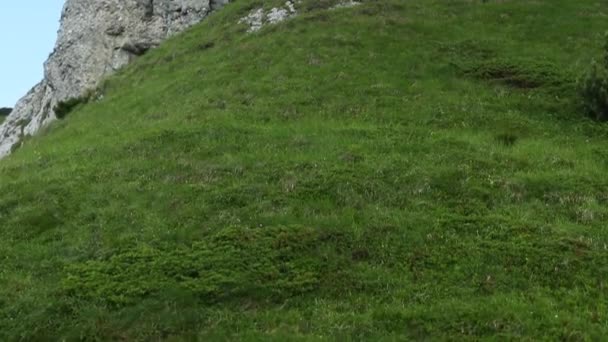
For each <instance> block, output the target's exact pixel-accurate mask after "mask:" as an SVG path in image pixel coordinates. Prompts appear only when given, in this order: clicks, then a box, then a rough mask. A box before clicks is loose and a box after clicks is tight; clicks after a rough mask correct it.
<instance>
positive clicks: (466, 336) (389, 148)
mask: <svg viewBox="0 0 608 342" xmlns="http://www.w3.org/2000/svg"><path fill="white" fill-rule="evenodd" d="M255 3H261V2H260V1H257V2H256V1H245V0H240V1H237V2H235V3H234V4H231V5H229V6H228V7H226V8H225V9H224V10H222V11H221V12H218V13H216V14H214V15H213V16H211V17H210V18H209V20H207V21H205V22H204V23H202V24H201V25H199V26H197V27H195V28H194V29H192V30H190V31H189V32H187V33H185V34H183V35H181V36H178V37H175V38H174V39H171V40H170V41H168V42H167V43H166V44H164V45H163V46H161V47H160V48H158V49H156V50H154V51H152V52H150V53H149V54H147V55H145V56H144V57H142V58H140V59H139V60H137V61H136V62H135V63H134V64H133V65H131V66H129V67H128V68H126V69H125V70H123V71H121V72H120V73H119V74H117V75H115V76H114V77H112V78H110V79H108V80H107V81H106V82H104V83H103V86H102V87H101V88H102V89H101V90H102V91H103V92H104V98H103V100H101V101H98V102H94V103H89V104H87V105H85V106H79V107H77V108H76V110H75V111H73V112H72V113H70V114H69V115H68V116H67V117H66V118H65V119H64V120H61V121H58V122H56V123H54V124H53V125H52V126H51V127H49V128H48V129H47V130H45V132H43V133H42V134H41V135H40V136H38V137H35V138H32V139H31V140H28V141H27V143H26V144H25V145H24V146H23V147H22V148H20V149H19V150H18V151H17V152H16V153H15V154H14V155H12V156H11V157H10V158H7V159H5V160H3V161H2V162H0V194H2V195H0V340H2V341H12V340H20V339H21V340H27V341H32V340H45V339H49V338H51V339H53V340H61V339H66V340H95V339H98V340H129V341H133V340H142V341H143V340H169V341H176V340H193V339H200V340H235V339H238V340H276V341H284V340H387V341H389V340H458V341H460V340H478V339H497V340H503V339H506V340H515V339H524V340H538V339H546V340H566V341H579V340H581V341H584V340H601V339H602V337H603V336H607V335H608V314H607V312H608V311H607V309H608V300H607V296H608V284H607V283H606V279H608V250H607V248H608V247H607V245H608V230H606V224H605V222H606V219H608V206H607V204H608V192H607V191H606V189H608V179H607V178H606V177H605V175H606V173H607V171H608V152H606V134H607V133H608V128H607V127H606V126H605V125H601V124H597V123H595V122H593V121H591V120H588V119H587V118H585V117H584V115H583V114H582V112H581V111H580V108H579V105H578V103H577V98H576V92H575V89H574V82H575V80H576V77H577V76H578V75H579V74H581V73H582V72H583V71H584V70H585V68H586V67H587V66H588V64H589V61H590V60H591V59H592V58H594V57H597V56H599V55H600V48H601V44H602V42H603V40H602V37H603V36H602V33H603V31H604V30H605V29H606V22H605V18H604V15H603V13H606V11H608V5H607V4H605V3H603V2H599V1H596V0H580V1H571V0H539V1H524V0H521V1H518V0H512V1H488V2H484V1H471V0H466V1H465V0H455V1H443V0H441V1H440V0H409V1H401V0H383V1H369V2H366V3H365V4H364V5H361V6H358V7H355V8H350V9H341V10H332V11H327V10H323V9H322V8H323V7H325V6H326V5H327V3H326V2H325V1H311V0H309V1H305V4H304V6H306V8H307V9H309V10H310V12H307V13H305V14H303V15H301V16H300V17H298V18H295V19H293V20H290V21H288V22H285V23H282V24H280V25H277V26H272V27H267V28H265V29H263V30H262V31H261V32H259V33H258V34H252V35H248V34H246V33H245V29H246V28H245V27H243V26H241V25H235V23H236V22H237V21H238V18H240V17H242V16H243V15H244V14H245V13H247V12H248V11H249V10H250V9H251V8H252V7H254V4H255Z"/></svg>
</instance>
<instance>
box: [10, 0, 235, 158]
mask: <svg viewBox="0 0 608 342" xmlns="http://www.w3.org/2000/svg"><path fill="white" fill-rule="evenodd" d="M228 2H229V0H66V3H65V5H64V8H63V12H62V14H61V26H60V29H59V32H58V38H57V42H56V45H55V49H54V51H53V52H52V53H51V55H50V56H49V59H48V60H47V61H46V63H45V65H44V70H45V73H44V79H43V80H42V81H41V82H40V83H39V84H37V85H36V86H35V87H34V88H32V90H30V92H29V93H27V94H26V95H25V96H24V97H23V98H22V99H21V100H19V102H18V103H17V104H16V105H15V108H14V109H13V112H12V113H11V114H10V115H9V116H8V117H7V119H6V120H5V121H4V123H3V124H2V125H0V158H1V157H4V156H6V155H8V154H9V153H10V152H11V150H12V149H13V146H14V145H16V144H19V143H20V141H21V140H22V138H23V137H24V136H26V135H33V134H35V133H36V132H37V131H38V130H39V129H40V128H41V127H43V126H45V125H46V124H48V123H49V122H51V121H53V120H54V119H55V114H54V113H53V108H54V106H55V105H56V104H57V103H58V102H60V101H64V100H67V99H69V98H73V97H78V96H80V95H82V94H83V93H84V92H86V91H87V90H89V89H92V88H94V87H95V86H96V85H97V83H98V82H99V81H100V80H101V79H102V78H103V77H104V76H106V75H108V74H111V73H113V72H114V71H116V70H117V69H119V68H121V67H123V66H124V65H126V64H127V63H129V62H130V61H131V60H132V59H133V58H134V57H136V56H139V55H141V54H143V53H145V52H146V51H147V50H149V49H151V48H154V47H156V46H158V45H159V44H160V43H161V42H162V41H163V40H164V39H166V38H167V37H169V36H171V35H173V34H176V33H179V32H181V31H183V30H184V29H186V28H188V27H190V26H192V25H193V24H196V23H198V22H199V21H201V20H202V19H203V18H205V17H206V16H207V15H208V14H209V13H210V12H211V11H213V10H215V9H218V8H220V7H222V6H223V5H225V4H226V3H228Z"/></svg>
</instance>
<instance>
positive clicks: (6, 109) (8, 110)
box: [0, 107, 13, 116]
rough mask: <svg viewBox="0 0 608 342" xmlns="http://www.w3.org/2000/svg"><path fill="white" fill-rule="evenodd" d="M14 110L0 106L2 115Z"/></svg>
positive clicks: (0, 114)
mask: <svg viewBox="0 0 608 342" xmlns="http://www.w3.org/2000/svg"><path fill="white" fill-rule="evenodd" d="M12 111H13V109H12V108H7V107H4V108H0V116H8V115H9V114H10V113H11V112H12Z"/></svg>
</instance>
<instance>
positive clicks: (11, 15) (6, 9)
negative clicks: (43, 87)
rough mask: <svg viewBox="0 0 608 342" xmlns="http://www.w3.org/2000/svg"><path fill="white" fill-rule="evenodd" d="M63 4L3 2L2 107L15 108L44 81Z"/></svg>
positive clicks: (38, 0) (0, 48)
mask: <svg viewBox="0 0 608 342" xmlns="http://www.w3.org/2000/svg"><path fill="white" fill-rule="evenodd" d="M91 1H95V0H91ZM63 3H64V0H17V1H8V0H0V16H1V19H0V107H13V106H14V105H15V103H16V102H17V100H18V99H19V98H21V97H22V96H23V95H25V94H26V93H27V91H28V90H29V89H30V88H31V87H32V86H34V85H36V83H38V82H39V81H41V80H42V77H43V71H42V70H43V69H42V64H43V63H44V61H45V60H46V59H47V57H48V56H49V54H50V53H51V51H53V46H54V45H55V39H56V38H57V29H59V18H60V16H61V9H62V7H63Z"/></svg>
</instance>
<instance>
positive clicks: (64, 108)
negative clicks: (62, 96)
mask: <svg viewBox="0 0 608 342" xmlns="http://www.w3.org/2000/svg"><path fill="white" fill-rule="evenodd" d="M87 102H89V97H88V96H78V97H72V98H69V99H67V100H65V101H59V102H58V103H57V105H56V106H55V107H53V112H55V116H56V117H57V119H63V118H65V117H66V116H67V115H68V114H69V113H70V112H71V111H73V110H74V109H75V108H76V107H77V106H79V105H81V104H85V103H87Z"/></svg>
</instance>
